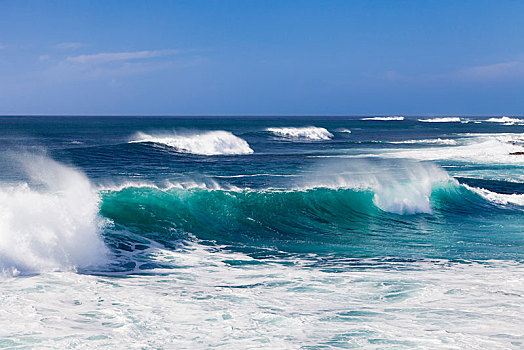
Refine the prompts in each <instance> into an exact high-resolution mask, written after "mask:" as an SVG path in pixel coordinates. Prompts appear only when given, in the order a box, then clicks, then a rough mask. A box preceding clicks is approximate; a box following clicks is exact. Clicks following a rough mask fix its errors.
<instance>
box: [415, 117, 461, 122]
mask: <svg viewBox="0 0 524 350" xmlns="http://www.w3.org/2000/svg"><path fill="white" fill-rule="evenodd" d="M418 121H419V122H423V123H461V122H462V120H461V119H460V118H459V117H444V118H429V119H419V120H418Z"/></svg>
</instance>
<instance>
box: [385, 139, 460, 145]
mask: <svg viewBox="0 0 524 350" xmlns="http://www.w3.org/2000/svg"><path fill="white" fill-rule="evenodd" d="M388 143H393V144H417V143H430V144H439V145H456V144H458V143H457V141H456V140H452V139H441V138H437V139H424V140H405V141H389V142H388Z"/></svg>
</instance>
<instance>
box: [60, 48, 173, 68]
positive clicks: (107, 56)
mask: <svg viewBox="0 0 524 350" xmlns="http://www.w3.org/2000/svg"><path fill="white" fill-rule="evenodd" d="M179 53H180V51H178V50H171V49H169V50H144V51H131V52H101V53H96V54H89V55H79V56H69V57H67V61H68V62H71V63H76V64H88V65H95V64H103V63H109V62H119V61H131V60H141V59H147V58H156V57H166V56H173V55H176V54H179Z"/></svg>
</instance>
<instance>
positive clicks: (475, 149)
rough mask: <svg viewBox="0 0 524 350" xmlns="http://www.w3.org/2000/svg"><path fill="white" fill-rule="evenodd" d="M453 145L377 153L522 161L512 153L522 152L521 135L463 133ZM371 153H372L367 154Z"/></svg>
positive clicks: (420, 158)
mask: <svg viewBox="0 0 524 350" xmlns="http://www.w3.org/2000/svg"><path fill="white" fill-rule="evenodd" d="M464 135H465V136H467V138H463V139H461V141H460V142H461V144H460V145H457V146H455V147H429V148H428V147H425V148H418V149H398V150H391V151H386V152H384V153H381V154H380V156H382V157H395V158H411V159H418V160H444V159H452V160H458V161H464V162H478V163H484V164H486V163H494V164H524V156H521V155H513V154H512V153H518V152H522V151H524V148H523V144H524V134H509V133H507V134H464ZM370 156H374V154H370Z"/></svg>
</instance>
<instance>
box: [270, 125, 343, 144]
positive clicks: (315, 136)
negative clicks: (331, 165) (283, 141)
mask: <svg viewBox="0 0 524 350" xmlns="http://www.w3.org/2000/svg"><path fill="white" fill-rule="evenodd" d="M266 131H269V132H271V133H273V134H274V135H276V136H280V137H284V138H288V139H295V140H311V141H321V140H330V139H332V138H333V134H332V133H330V132H329V131H327V130H326V129H324V128H319V127H316V126H306V127H300V128H295V127H284V128H267V129H266Z"/></svg>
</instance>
